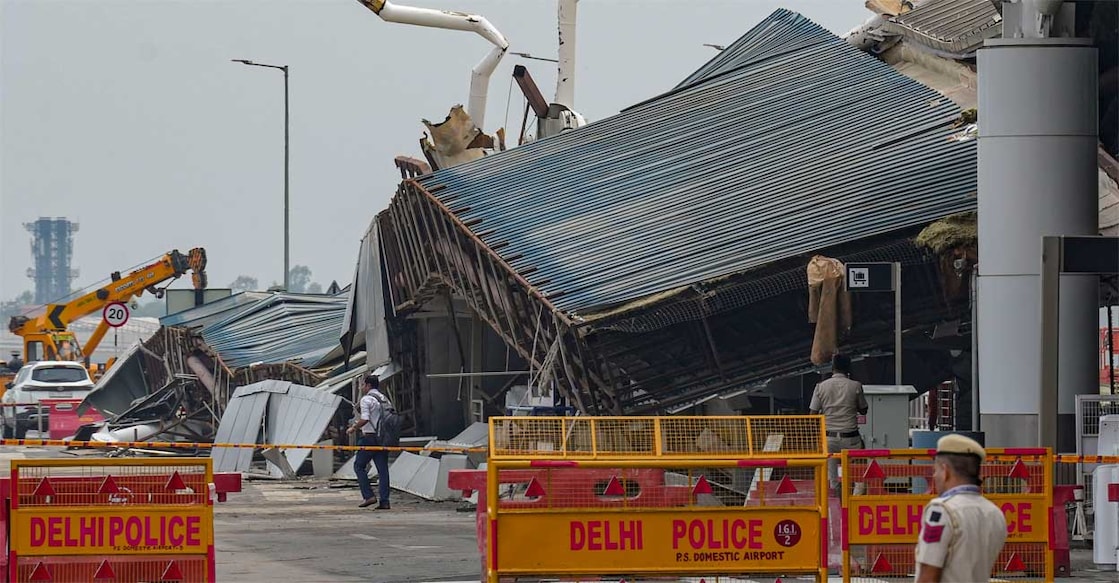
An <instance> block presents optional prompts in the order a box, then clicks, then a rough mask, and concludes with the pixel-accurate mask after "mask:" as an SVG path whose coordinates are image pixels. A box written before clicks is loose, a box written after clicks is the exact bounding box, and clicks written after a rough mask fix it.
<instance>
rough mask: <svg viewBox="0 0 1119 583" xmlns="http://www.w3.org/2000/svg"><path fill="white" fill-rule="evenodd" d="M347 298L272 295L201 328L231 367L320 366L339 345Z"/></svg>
mask: <svg viewBox="0 0 1119 583" xmlns="http://www.w3.org/2000/svg"><path fill="white" fill-rule="evenodd" d="M346 303H347V298H346V296H309V295H300V294H283V293H277V294H272V295H270V296H269V297H267V298H265V299H262V300H260V301H258V302H256V303H254V304H252V305H251V306H249V307H247V308H245V309H243V310H238V311H236V312H235V313H233V314H231V315H230V316H229V317H227V318H225V319H224V320H221V321H218V322H215V323H212V324H209V325H208V326H205V327H203V328H202V330H201V334H202V337H203V338H204V339H205V340H206V343H207V344H208V345H209V346H210V348H212V349H213V350H214V351H215V352H217V353H218V354H220V355H221V357H222V360H223V361H225V363H226V364H227V365H229V366H230V367H242V366H247V365H250V364H253V363H256V362H263V363H277V362H287V361H299V362H300V363H301V364H302V365H303V366H308V367H313V366H315V365H317V364H319V362H320V361H322V360H323V358H324V357H325V356H327V355H328V354H329V353H330V352H331V351H332V350H333V349H334V348H336V347H337V345H338V332H339V330H340V329H341V326H342V321H343V319H344V317H345V311H346Z"/></svg>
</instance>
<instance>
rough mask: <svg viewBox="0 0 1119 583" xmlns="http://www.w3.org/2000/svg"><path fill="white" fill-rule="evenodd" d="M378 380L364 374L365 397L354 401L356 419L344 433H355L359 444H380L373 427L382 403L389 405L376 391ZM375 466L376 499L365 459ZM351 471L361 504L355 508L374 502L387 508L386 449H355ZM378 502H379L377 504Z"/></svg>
mask: <svg viewBox="0 0 1119 583" xmlns="http://www.w3.org/2000/svg"><path fill="white" fill-rule="evenodd" d="M378 386H379V381H378V380H377V376H376V375H368V376H366V377H365V396H363V397H362V398H361V401H360V402H359V403H358V418H357V421H355V422H354V424H353V425H351V426H350V428H349V429H347V430H346V432H347V433H358V432H360V436H359V437H358V441H357V444H358V445H362V446H378V445H381V443H380V441H379V440H378V439H377V430H378V429H379V425H380V423H381V414H382V412H383V411H384V406H385V405H386V404H389V400H388V397H386V396H385V395H384V394H383V393H381V391H380V390H378V388H377V387H378ZM370 461H372V462H373V465H374V466H376V467H377V489H378V494H379V495H380V499H379V500H378V498H377V496H374V495H373V486H371V485H370V484H369V462H370ZM354 473H356V474H357V483H358V486H359V487H360V488H361V497H362V501H361V504H358V508H366V507H368V506H372V505H374V504H377V510H388V509H389V452H388V451H387V450H376V451H374V450H366V449H363V450H359V451H358V452H357V455H356V456H354ZM378 501H379V502H380V503H379V504H378Z"/></svg>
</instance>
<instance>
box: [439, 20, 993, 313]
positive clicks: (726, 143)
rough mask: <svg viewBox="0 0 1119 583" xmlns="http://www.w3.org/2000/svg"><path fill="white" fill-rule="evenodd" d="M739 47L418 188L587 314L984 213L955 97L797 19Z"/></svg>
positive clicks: (760, 29)
mask: <svg viewBox="0 0 1119 583" xmlns="http://www.w3.org/2000/svg"><path fill="white" fill-rule="evenodd" d="M759 35H763V36H764V37H765V38H766V39H780V40H779V41H776V40H775V41H766V42H762V41H761V40H759V39H757V38H753V37H758V36H759ZM824 35H827V38H826V39H825V40H822V41H819V42H817V41H818V39H821V38H822V37H823V36H824ZM763 40H764V39H763ZM734 46H738V47H760V48H754V49H751V50H746V49H745V48H743V49H742V50H741V51H737V54H739V57H738V59H739V60H738V61H734V62H737V63H746V64H745V65H741V66H739V67H738V68H733V66H734V65H733V63H732V60H733V59H730V58H729V56H728V59H724V60H723V62H722V64H720V63H709V64H708V65H705V69H701V72H702V71H704V70H707V71H708V72H707V73H704V74H701V75H698V76H693V77H694V78H695V82H694V83H692V84H691V85H688V84H686V83H685V85H683V86H682V87H681V88H680V89H679V90H676V91H673V92H671V93H669V94H666V95H665V96H662V97H660V98H657V99H654V100H652V101H649V102H646V103H644V104H641V105H638V106H635V107H633V108H631V109H629V110H627V111H625V112H623V113H621V114H619V115H616V116H613V117H610V118H607V119H604V120H601V121H599V122H596V123H592V124H589V125H587V126H584V127H583V128H581V129H579V130H575V131H571V132H567V133H564V134H561V135H559V136H555V137H551V138H548V139H545V140H540V141H538V142H534V143H532V144H528V145H526V146H522V147H519V148H514V149H512V150H509V151H506V152H503V153H500V154H496V155H493V156H488V157H486V158H483V159H481V160H478V161H475V162H470V163H467V164H463V165H460V166H455V167H452V168H449V169H445V170H441V171H439V172H436V173H434V174H432V175H429V176H427V177H424V178H421V179H420V180H419V182H420V183H421V184H422V185H423V186H424V187H425V188H427V189H428V190H429V191H430V192H433V193H434V196H435V197H437V198H438V199H440V200H441V201H442V202H443V203H444V204H445V205H447V206H448V207H449V208H450V210H451V211H452V212H455V213H456V214H457V216H458V217H459V218H460V219H462V220H463V221H466V222H467V224H470V225H472V227H471V228H472V230H473V231H474V232H475V233H476V234H480V236H481V238H482V240H483V241H484V242H485V243H486V244H487V245H490V246H491V247H492V246H494V245H497V244H498V243H502V245H500V246H499V251H498V252H499V253H500V254H501V256H502V257H503V258H504V260H505V261H506V262H507V263H508V264H509V265H510V266H512V267H513V268H514V269H516V270H518V271H520V272H523V273H526V279H527V280H528V281H529V283H530V284H531V285H533V286H534V287H536V288H537V289H539V290H540V291H541V292H543V293H544V294H546V295H547V296H548V297H549V298H550V299H551V301H553V302H554V304H555V305H556V306H557V308H558V309H560V310H563V311H565V312H568V313H575V314H580V313H584V314H585V313H588V312H593V311H597V310H600V309H603V308H606V307H609V306H611V305H616V304H619V303H623V302H626V301H630V300H634V299H637V298H642V297H645V296H648V295H651V294H654V293H658V292H662V291H666V290H671V289H676V288H678V287H682V286H686V285H689V284H692V283H695V282H699V281H705V280H709V279H713V278H717V277H720V276H724V275H728V274H732V273H738V272H743V271H747V270H750V269H753V268H756V267H759V266H762V265H765V264H767V263H769V262H772V261H774V260H778V259H782V258H787V257H790V256H795V255H800V254H805V253H810V252H812V251H814V250H818V249H822V248H826V247H829V246H833V245H836V244H840V243H843V242H846V241H851V240H855V239H860V238H865V237H871V236H875V235H880V234H885V233H888V232H893V231H897V230H900V229H903V228H907V227H912V226H916V225H921V224H924V223H928V222H931V221H933V220H936V219H938V218H941V217H943V216H945V215H948V214H952V213H956V212H960V211H964V210H971V209H974V208H975V198H974V193H975V190H976V172H975V158H976V146H975V143H974V141H972V142H952V141H949V140H948V139H947V138H948V136H949V134H950V133H951V132H952V130H951V128H950V127H949V126H950V124H951V122H952V121H953V120H954V119H955V118H956V117H957V116H958V115H959V109H958V108H957V107H956V106H955V105H954V104H952V103H951V102H950V101H949V100H948V99H945V98H943V97H942V96H940V95H939V94H937V93H936V92H935V91H932V90H931V89H929V88H927V87H925V86H923V85H920V84H918V83H916V82H915V81H913V80H911V79H908V78H906V77H905V76H903V75H901V74H899V73H898V72H896V71H895V70H893V69H892V68H891V67H889V66H888V65H886V64H884V63H882V62H880V61H878V60H877V59H875V58H874V57H871V56H869V55H866V54H864V53H862V52H861V51H859V50H858V49H855V48H854V47H851V46H850V45H848V44H847V43H846V42H844V41H842V40H841V39H839V38H837V37H835V36H834V35H831V34H830V33H828V32H827V31H825V30H824V29H822V28H820V27H819V26H817V25H815V24H813V23H811V22H810V21H808V20H807V19H805V18H804V17H802V16H800V15H797V14H795V13H792V12H788V11H785V10H778V11H777V12H775V13H773V15H771V16H770V17H769V18H768V19H766V21H765V22H763V23H762V24H761V25H759V26H757V27H755V28H754V29H753V30H752V31H751V32H750V33H747V35H746V36H745V37H744V38H743V39H740V40H739V41H737V42H736V43H735V45H734ZM766 47H768V48H766ZM774 47H776V48H774ZM786 48H788V49H789V50H785V49H786ZM758 55H767V56H766V58H762V59H760V60H759V59H758V58H757V56H758ZM714 71H720V73H717V74H715V76H711V74H712V72H714ZM529 268H534V270H530V269H529Z"/></svg>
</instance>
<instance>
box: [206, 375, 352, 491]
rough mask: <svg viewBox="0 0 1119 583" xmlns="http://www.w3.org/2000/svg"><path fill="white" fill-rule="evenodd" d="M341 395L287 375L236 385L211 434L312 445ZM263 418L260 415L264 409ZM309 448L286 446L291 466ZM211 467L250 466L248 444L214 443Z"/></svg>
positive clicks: (233, 469)
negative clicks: (287, 378)
mask: <svg viewBox="0 0 1119 583" xmlns="http://www.w3.org/2000/svg"><path fill="white" fill-rule="evenodd" d="M341 403H342V398H341V397H339V396H337V395H334V394H331V393H330V392H327V391H323V390H320V389H314V388H311V387H305V386H302V385H297V384H293V383H290V382H287V381H275V380H268V381H260V382H258V383H253V384H251V385H245V386H243V387H238V388H237V390H236V392H234V393H233V396H232V397H230V399H229V404H228V405H227V406H226V409H225V413H224V414H223V415H222V418H221V422H220V423H219V424H218V429H217V433H216V435H215V437H214V439H215V441H216V442H217V443H260V444H298V445H314V444H316V443H318V441H319V439H320V438H321V437H322V434H323V431H325V430H326V427H327V425H329V423H330V419H331V417H333V416H334V412H335V411H336V410H337V409H338V405H340V404H341ZM266 411H267V414H268V423H267V424H266V425H265V426H264V428H265V430H264V434H263V438H260V439H258V438H259V437H260V434H261V421H262V420H263V419H264V416H265V412H266ZM310 453H311V450H309V449H285V450H284V455H285V456H287V458H288V463H289V464H290V465H291V467H292V468H295V469H296V470H298V469H299V467H300V466H301V465H303V462H304V461H305V460H306V459H307V456H308V455H309V454H310ZM212 457H213V458H214V471H223V472H239V471H245V470H247V469H249V466H250V465H251V463H252V458H253V449H252V448H217V449H215V450H214V452H213V454H212ZM269 471H270V472H272V473H273V475H277V477H279V476H278V469H276V468H274V467H273V466H272V465H271V464H269Z"/></svg>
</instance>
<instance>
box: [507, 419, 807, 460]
mask: <svg viewBox="0 0 1119 583" xmlns="http://www.w3.org/2000/svg"><path fill="white" fill-rule="evenodd" d="M542 420H550V421H558V422H559V424H560V429H561V432H564V433H568V432H570V431H572V430H574V428H575V427H576V426H578V425H582V424H588V427H589V429H590V436H591V446H590V450H589V451H584V450H568V448H567V440H564V441H563V443H562V447H561V448H559V449H556V450H554V451H533V452H532V455H531V457H532V458H535V459H551V458H557V459H618V460H630V459H634V458H655V459H661V460H663V459H665V458H680V459H688V458H700V459H739V458H742V457H743V456H746V455H748V456H750V457H756V458H779V459H812V458H815V457H818V456H819V455H820V454H819V453H817V452H769V451H765V447H764V444H760V445H759V444H756V443H754V441H755V438H754V435H755V433H756V432H758V431H763V430H765V429H766V428H765V427H763V426H761V425H762V424H763V423H765V424H772V423H774V422H776V421H778V420H779V421H781V422H801V423H806V424H807V423H811V424H813V425H816V426H817V427H816V428H813V429H812V432H813V435H812V436H811V438H812V439H816V440H818V441H817V443H819V444H823V445H822V446H821V447H822V448H823V449H822V451H824V452H826V451H827V435H826V433H825V430H824V424H823V417H821V416H819V415H715V416H703V417H685V416H671V417H653V416H632V417H623V416H613V417H583V416H576V417H529V416H503V417H491V418H490V420H489V421H490V423H489V439H490V441H489V443H490V451H489V459H490V460H503V459H506V460H522V459H528V456H527V452H523V451H512V450H511V451H506V450H504V449H501V448H499V447H498V446H497V444H499V443H501V439H500V438H501V436H499V435H498V434H497V432H496V431H497V430H496V427H497V422H518V421H520V422H523V423H527V424H531V423H533V422H539V421H542ZM688 422H693V423H716V424H718V423H724V424H734V423H742V424H743V425H742V430H743V431H744V432H745V437H746V440H747V449H746V450H745V451H743V450H733V451H724V452H708V451H705V452H674V451H672V448H671V447H668V446H666V437H665V435H666V433H668V431H666V430H667V429H669V428H668V427H666V425H674V424H680V423H688ZM610 423H651V424H652V428H653V442H652V447H651V448H650V449H648V450H646V451H626V452H618V451H612V450H607V449H603V448H601V447H600V445H599V434H600V427H601V426H602V425H605V424H610ZM806 437H808V436H806ZM824 455H826V453H825V454H824Z"/></svg>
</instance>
